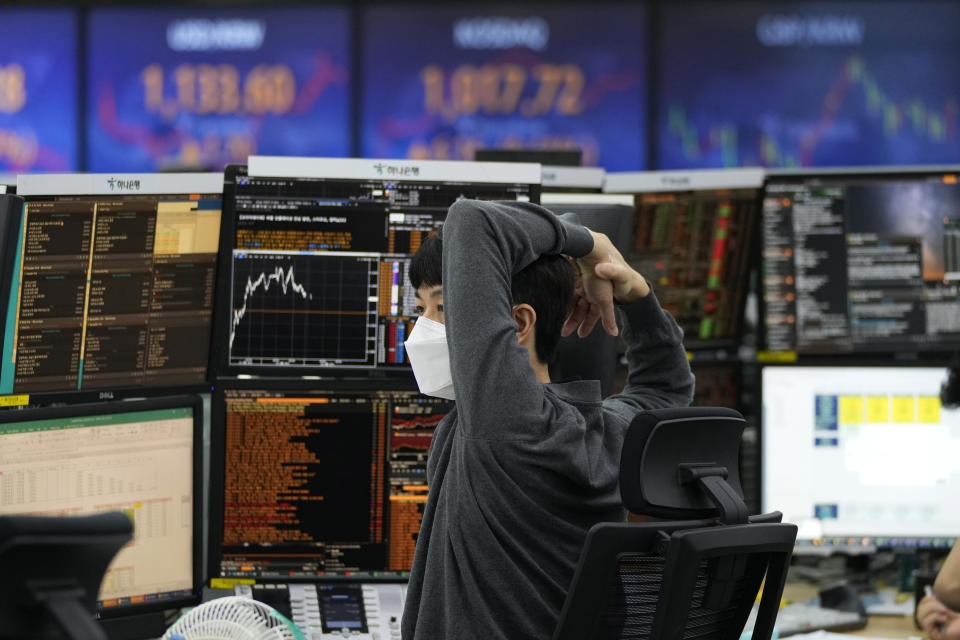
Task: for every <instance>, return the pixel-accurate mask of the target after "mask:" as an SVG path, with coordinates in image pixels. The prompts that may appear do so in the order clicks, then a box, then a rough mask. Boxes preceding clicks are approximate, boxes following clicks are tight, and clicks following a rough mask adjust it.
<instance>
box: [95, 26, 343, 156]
mask: <svg viewBox="0 0 960 640" xmlns="http://www.w3.org/2000/svg"><path fill="white" fill-rule="evenodd" d="M89 20H90V30H89V36H88V46H89V77H90V86H89V87H88V90H87V94H88V105H87V106H88V116H87V131H88V149H89V152H88V159H87V168H88V169H90V170H94V171H154V170H162V169H166V168H169V167H177V168H186V169H206V170H222V169H223V166H224V165H225V164H226V163H228V162H246V159H247V156H249V155H251V154H254V153H282V154H286V155H298V154H299V155H327V156H346V155H349V153H350V146H349V142H350V134H349V88H348V85H349V65H348V56H349V44H348V36H349V26H348V16H347V12H346V10H344V9H340V8H332V7H321V8H313V7H311V8H307V7H300V8H271V9H270V10H269V11H267V10H263V9H237V8H229V9H184V8H179V9H158V8H150V9H98V10H94V11H92V12H91V14H90V18H89Z"/></svg>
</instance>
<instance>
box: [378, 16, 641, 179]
mask: <svg viewBox="0 0 960 640" xmlns="http://www.w3.org/2000/svg"><path fill="white" fill-rule="evenodd" d="M645 35H646V14H645V12H644V11H643V9H642V7H633V6H629V5H622V4H621V5H616V6H604V5H599V6H597V5H590V6H586V5H585V6H579V7H569V6H568V7H563V6H560V7H557V6H554V7H547V6H539V7H536V8H526V9H521V8H516V7H513V8H506V7H504V6H500V7H496V6H494V7H480V6H477V7H475V8H470V7H467V8H463V7H459V8H453V9H451V8H445V7H439V6H429V7H423V6H420V7H413V6H407V7H399V8H398V7H394V6H383V7H373V8H371V9H370V10H369V11H368V12H367V15H366V22H365V31H364V42H365V48H364V65H365V66H364V87H363V95H364V106H363V149H362V151H363V154H364V155H365V156H368V157H380V158H385V157H389V158H413V159H436V160H446V159H468V160H469V159H473V151H474V150H475V149H477V148H547V149H549V148H554V149H562V148H573V147H577V148H580V149H582V151H583V164H586V165H600V166H603V167H605V168H606V169H608V170H629V169H640V168H642V165H643V162H644V149H645V135H644V124H645V118H646V115H645V109H646V105H645V92H644V87H645V86H646V84H647V83H646V77H645V76H646V69H645V63H644V53H643V51H644V40H645ZM598 43H603V46H598Z"/></svg>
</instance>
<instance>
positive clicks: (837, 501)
mask: <svg viewBox="0 0 960 640" xmlns="http://www.w3.org/2000/svg"><path fill="white" fill-rule="evenodd" d="M945 375H946V370H945V369H943V368H939V367H931V368H927V367H903V366H883V367H840V366H831V367H820V366H816V367H814V366H809V367H808V366H767V367H764V368H763V372H762V394H763V428H762V434H761V443H762V444H761V446H762V450H763V455H762V485H763V488H762V494H763V511H764V512H768V511H774V510H776V511H781V512H783V516H784V518H783V519H784V521H788V522H795V523H797V524H798V525H799V526H800V533H799V536H798V545H801V546H806V547H809V548H812V547H827V548H830V547H836V548H844V549H850V550H857V549H861V550H863V549H872V548H875V547H913V548H924V547H938V548H949V547H950V546H951V545H952V543H953V539H954V538H956V536H957V532H958V531H960V457H958V456H957V451H960V411H958V410H948V409H944V408H943V407H942V406H941V404H940V398H939V392H940V385H941V383H942V382H943V380H944V378H945Z"/></svg>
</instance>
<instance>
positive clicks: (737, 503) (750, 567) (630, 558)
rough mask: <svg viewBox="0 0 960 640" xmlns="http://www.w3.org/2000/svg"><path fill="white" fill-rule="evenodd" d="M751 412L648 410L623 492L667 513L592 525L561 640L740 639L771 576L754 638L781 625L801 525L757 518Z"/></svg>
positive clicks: (623, 462)
mask: <svg viewBox="0 0 960 640" xmlns="http://www.w3.org/2000/svg"><path fill="white" fill-rule="evenodd" d="M744 426H745V421H744V419H743V416H741V415H740V414H739V413H738V412H736V411H733V410H732V409H721V408H710V407H697V408H687V409H661V410H657V411H645V412H643V413H641V414H639V415H638V416H637V417H636V418H635V419H634V421H633V423H632V424H631V425H630V428H629V430H628V431H627V435H626V438H625V440H624V443H623V452H622V454H621V459H620V494H621V497H622V499H623V503H624V505H625V506H626V507H627V508H628V509H629V510H630V511H632V512H634V513H639V514H646V515H649V516H654V517H658V518H670V519H671V520H670V521H660V522H642V523H640V522H637V523H635V522H623V523H619V522H617V523H601V524H597V525H595V526H594V527H593V528H591V529H590V531H589V532H588V534H587V539H586V543H585V545H584V549H583V552H582V554H581V556H580V561H579V564H578V565H577V569H576V572H575V573H574V576H573V580H572V582H571V584H570V590H569V592H568V593H567V599H566V602H565V603H564V605H563V609H562V611H561V613H560V620H559V624H558V626H557V629H556V632H555V633H554V636H553V637H554V640H584V639H585V638H597V639H601V638H602V639H607V638H617V639H621V638H651V639H654V640H680V639H681V638H682V639H693V638H697V639H714V638H715V639H718V640H719V639H724V640H736V639H737V638H739V636H740V634H741V632H742V630H743V627H744V624H745V623H746V621H747V617H748V615H749V614H750V609H751V607H752V606H753V603H754V601H755V599H756V595H757V592H758V591H759V589H760V585H761V583H762V582H763V581H764V579H766V582H765V586H764V588H763V598H762V600H761V602H760V609H759V611H758V615H757V619H756V623H755V625H754V631H753V639H754V640H767V639H769V638H770V635H771V633H772V632H773V624H774V621H775V619H776V615H777V608H778V605H779V603H780V597H781V595H782V593H783V584H784V580H785V579H786V574H787V569H788V568H789V566H790V555H791V553H792V552H793V545H794V542H795V541H796V537H797V527H796V526H795V525H792V524H781V523H780V520H781V517H782V516H781V514H780V513H779V512H774V513H769V514H765V515H762V516H753V517H748V515H747V507H746V505H745V504H744V502H743V492H742V490H741V488H740V477H739V468H738V456H739V448H740V436H741V433H742V431H743V428H744Z"/></svg>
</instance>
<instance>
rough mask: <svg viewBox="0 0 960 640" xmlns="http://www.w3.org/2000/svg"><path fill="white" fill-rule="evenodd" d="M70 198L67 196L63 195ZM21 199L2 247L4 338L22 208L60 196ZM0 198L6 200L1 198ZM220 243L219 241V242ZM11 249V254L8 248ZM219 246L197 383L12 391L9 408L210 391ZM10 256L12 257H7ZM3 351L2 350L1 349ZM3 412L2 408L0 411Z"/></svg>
mask: <svg viewBox="0 0 960 640" xmlns="http://www.w3.org/2000/svg"><path fill="white" fill-rule="evenodd" d="M63 195H67V194H63ZM118 195H134V196H141V195H142V196H143V197H145V198H149V197H162V196H164V195H176V194H157V193H143V194H139V193H134V194H118ZM201 195H214V194H213V193H207V194H201ZM14 197H16V198H19V199H20V201H21V208H20V211H19V213H18V215H17V216H14V220H13V221H12V222H11V223H10V224H11V225H12V231H13V233H12V234H11V237H9V239H8V241H7V243H6V244H8V245H11V246H10V247H0V261H2V262H0V269H2V271H0V273H2V274H5V275H4V276H3V277H0V296H2V298H0V313H2V314H3V315H2V316H0V326H2V327H3V332H2V333H0V336H5V335H6V332H7V331H8V330H12V327H7V323H6V320H7V316H8V311H9V303H10V293H11V290H12V288H13V282H12V275H13V268H14V264H15V260H16V258H17V256H16V255H15V254H16V246H17V244H16V243H17V241H18V239H19V237H20V232H21V231H22V229H21V226H22V224H23V216H24V209H23V207H25V206H26V204H27V203H28V202H29V201H30V198H31V197H36V198H42V199H48V198H57V197H61V196H60V195H44V194H37V195H36V196H14ZM75 197H83V198H98V197H106V196H99V195H96V194H76V195H75ZM0 198H3V196H2V195H0ZM220 200H221V205H220V224H221V226H222V225H223V194H222V192H221V194H220ZM0 205H2V200H0ZM218 242H219V239H218ZM8 248H10V251H7V249H8ZM219 253H220V247H219V244H218V245H217V259H216V260H215V262H214V273H213V278H214V296H213V304H212V306H211V308H210V332H209V342H208V352H207V362H206V371H205V372H204V376H203V378H202V379H200V380H197V381H195V382H184V383H180V384H164V385H156V386H153V385H149V386H147V385H130V386H126V385H124V386H105V387H96V388H93V389H80V390H72V389H60V390H56V391H24V390H21V391H17V390H13V391H11V392H10V393H9V394H5V395H3V396H0V398H2V397H7V398H12V399H14V401H13V402H12V403H11V404H9V405H6V406H19V407H48V406H55V405H59V404H77V403H90V402H100V401H104V400H129V399H137V398H144V397H156V396H170V395H179V394H191V393H205V392H209V391H210V387H211V384H212V382H213V379H214V371H213V369H212V368H211V366H210V362H211V360H210V353H211V352H212V349H213V345H214V327H215V322H216V304H217V295H216V294H217V286H218V285H217V283H218V282H219V280H220V277H221V276H220V270H219V269H220V256H219ZM8 254H9V257H8ZM13 321H14V322H16V321H17V319H16V318H14V319H13ZM0 348H2V347H0ZM0 411H2V408H0Z"/></svg>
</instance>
